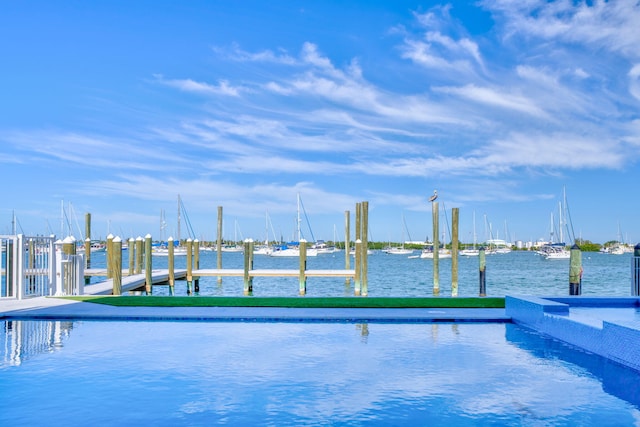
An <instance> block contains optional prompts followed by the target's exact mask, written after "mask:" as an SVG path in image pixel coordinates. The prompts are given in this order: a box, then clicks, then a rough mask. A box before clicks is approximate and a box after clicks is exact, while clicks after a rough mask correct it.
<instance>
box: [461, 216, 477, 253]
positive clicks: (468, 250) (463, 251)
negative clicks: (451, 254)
mask: <svg viewBox="0 0 640 427" xmlns="http://www.w3.org/2000/svg"><path fill="white" fill-rule="evenodd" d="M477 241H478V236H477V235H476V211H473V248H466V249H462V250H461V251H460V252H458V253H459V254H460V255H462V256H479V255H480V250H479V249H478V248H476V245H477Z"/></svg>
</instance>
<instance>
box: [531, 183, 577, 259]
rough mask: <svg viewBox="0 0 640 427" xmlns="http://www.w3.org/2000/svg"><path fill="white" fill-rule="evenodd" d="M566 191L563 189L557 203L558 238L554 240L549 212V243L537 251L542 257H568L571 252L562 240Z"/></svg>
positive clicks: (552, 223)
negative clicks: (556, 240) (561, 196)
mask: <svg viewBox="0 0 640 427" xmlns="http://www.w3.org/2000/svg"><path fill="white" fill-rule="evenodd" d="M566 198H567V196H566V193H565V192H564V191H563V201H562V202H559V203H558V210H559V213H558V215H559V216H558V231H559V233H558V234H559V237H560V240H559V241H558V242H554V231H555V228H554V226H555V224H554V219H553V212H552V213H551V231H550V243H549V244H546V245H543V246H542V247H541V248H540V249H539V250H538V251H537V252H538V253H539V254H540V255H542V256H543V257H544V259H550V260H555V259H570V258H571V252H570V251H569V250H567V245H566V243H565V242H564V234H563V229H564V227H565V225H566V209H567V208H566V205H567V202H566Z"/></svg>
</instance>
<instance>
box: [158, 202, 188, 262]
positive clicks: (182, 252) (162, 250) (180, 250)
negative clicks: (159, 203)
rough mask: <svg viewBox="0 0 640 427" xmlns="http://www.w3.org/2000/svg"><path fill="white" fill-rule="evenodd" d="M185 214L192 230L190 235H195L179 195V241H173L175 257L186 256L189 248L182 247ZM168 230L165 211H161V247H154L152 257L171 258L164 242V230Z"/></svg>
mask: <svg viewBox="0 0 640 427" xmlns="http://www.w3.org/2000/svg"><path fill="white" fill-rule="evenodd" d="M182 211H184V213H185V221H186V223H187V226H188V227H189V229H190V234H193V230H191V224H190V222H189V217H188V216H187V214H186V213H187V212H186V210H185V209H184V205H183V204H182V199H181V198H180V195H179V194H178V239H177V240H174V241H173V245H174V247H173V255H174V256H186V255H187V248H185V247H183V246H181V245H180V225H181V223H182V219H181V212H182ZM165 228H167V223H166V221H165V217H164V209H162V210H160V245H158V246H156V247H154V248H153V249H152V251H151V255H155V256H169V246H168V243H167V242H165V241H164V229H165Z"/></svg>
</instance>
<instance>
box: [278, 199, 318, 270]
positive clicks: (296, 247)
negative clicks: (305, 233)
mask: <svg viewBox="0 0 640 427" xmlns="http://www.w3.org/2000/svg"><path fill="white" fill-rule="evenodd" d="M297 211H298V215H297V218H296V241H295V242H292V243H291V244H287V245H282V246H279V247H275V248H274V249H273V251H272V252H271V253H270V254H269V256H274V257H299V256H300V240H301V237H302V233H301V231H300V223H301V219H300V193H298V209H297ZM317 255H318V250H317V249H315V248H313V247H307V256H308V257H310V256H317Z"/></svg>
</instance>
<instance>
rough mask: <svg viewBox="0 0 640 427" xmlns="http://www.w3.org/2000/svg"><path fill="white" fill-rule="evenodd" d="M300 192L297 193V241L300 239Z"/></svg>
mask: <svg viewBox="0 0 640 427" xmlns="http://www.w3.org/2000/svg"><path fill="white" fill-rule="evenodd" d="M300 221H301V220H300V193H298V221H297V228H296V232H297V233H298V236H297V240H298V242H299V241H300V237H301V236H300Z"/></svg>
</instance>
